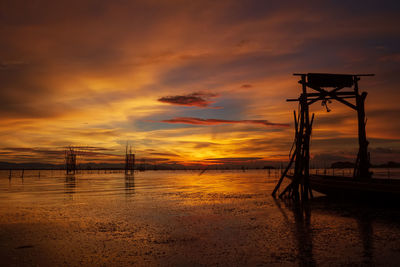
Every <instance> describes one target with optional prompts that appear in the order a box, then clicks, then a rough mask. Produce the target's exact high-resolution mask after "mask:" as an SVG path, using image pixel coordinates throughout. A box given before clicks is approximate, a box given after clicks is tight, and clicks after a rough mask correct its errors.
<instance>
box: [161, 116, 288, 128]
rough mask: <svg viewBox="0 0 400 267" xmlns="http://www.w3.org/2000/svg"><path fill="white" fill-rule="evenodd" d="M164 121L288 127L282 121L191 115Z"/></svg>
mask: <svg viewBox="0 0 400 267" xmlns="http://www.w3.org/2000/svg"><path fill="white" fill-rule="evenodd" d="M161 122H165V123H183V124H194V125H218V124H227V123H229V124H235V123H245V124H259V125H263V126H274V127H288V126H289V124H284V123H273V122H269V121H267V120H222V119H201V118H193V117H178V118H173V119H169V120H163V121H161Z"/></svg>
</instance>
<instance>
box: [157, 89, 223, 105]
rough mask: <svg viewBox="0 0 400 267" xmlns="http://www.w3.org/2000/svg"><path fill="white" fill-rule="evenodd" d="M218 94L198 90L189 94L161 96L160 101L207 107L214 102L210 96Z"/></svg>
mask: <svg viewBox="0 0 400 267" xmlns="http://www.w3.org/2000/svg"><path fill="white" fill-rule="evenodd" d="M216 96H218V94H213V93H206V92H196V93H192V94H188V95H176V96H164V97H161V98H159V99H158V101H160V102H164V103H169V104H173V105H182V106H196V107H207V106H209V105H210V104H212V103H213V102H212V101H210V98H212V97H216Z"/></svg>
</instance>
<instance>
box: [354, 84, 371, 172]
mask: <svg viewBox="0 0 400 267" xmlns="http://www.w3.org/2000/svg"><path fill="white" fill-rule="evenodd" d="M359 79H360V78H358V77H354V92H355V94H356V107H357V119H358V145H359V150H358V155H357V162H356V167H355V173H354V176H355V177H356V178H357V179H370V178H371V173H370V171H369V167H370V162H369V156H368V141H367V135H366V131H365V109H364V104H365V98H366V97H367V93H366V92H363V93H362V94H360V93H359V92H358V80H359Z"/></svg>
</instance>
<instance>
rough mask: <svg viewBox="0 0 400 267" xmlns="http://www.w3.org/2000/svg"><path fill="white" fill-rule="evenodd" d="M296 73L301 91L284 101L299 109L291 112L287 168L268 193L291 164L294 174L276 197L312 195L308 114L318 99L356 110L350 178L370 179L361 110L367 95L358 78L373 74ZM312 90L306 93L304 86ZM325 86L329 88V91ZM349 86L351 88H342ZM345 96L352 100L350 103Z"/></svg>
mask: <svg viewBox="0 0 400 267" xmlns="http://www.w3.org/2000/svg"><path fill="white" fill-rule="evenodd" d="M294 75H295V76H300V80H299V84H300V85H301V87H302V93H301V94H300V97H299V98H296V99H287V101H297V102H299V111H298V114H296V111H294V124H295V125H294V126H295V141H294V149H293V151H291V152H292V153H291V155H290V161H289V164H288V166H287V168H286V169H285V170H284V172H283V173H282V176H281V178H280V179H279V181H278V183H277V185H276V187H275V189H274V191H273V192H272V195H273V196H275V195H276V192H277V191H278V189H279V187H280V185H281V183H282V181H283V179H284V178H285V177H286V176H287V173H288V171H289V169H290V168H291V166H292V165H293V163H294V164H295V166H294V174H293V176H292V177H291V182H290V183H289V185H288V186H287V187H286V188H285V189H284V190H283V191H282V192H281V193H280V195H279V196H280V197H282V196H284V195H287V196H288V197H291V198H295V199H299V198H301V199H308V198H309V197H312V191H311V188H310V183H309V177H310V171H309V170H310V137H311V131H312V124H313V121H314V114H312V116H311V118H310V115H309V106H310V105H312V104H313V103H315V102H317V101H321V102H322V105H323V106H325V107H326V109H327V111H328V112H329V111H330V110H329V108H328V106H327V104H328V103H330V102H331V100H336V101H338V102H340V103H342V104H344V105H346V106H348V107H350V108H352V109H354V110H355V111H356V112H357V119H358V144H359V149H358V154H357V160H356V164H355V168H354V173H353V177H354V178H355V179H365V180H369V179H371V176H372V173H371V172H370V171H369V168H370V159H369V153H368V141H367V137H366V132H365V124H366V121H365V109H364V102H365V98H366V97H367V93H366V92H362V93H360V92H359V88H358V81H359V80H360V77H361V76H373V74H351V75H347V74H325V73H308V74H294ZM308 88H309V89H312V91H310V92H308V91H309V90H307V89H308ZM329 88H332V89H330V90H329ZM344 88H351V90H343V89H344ZM348 99H355V101H354V103H352V102H350V101H348Z"/></svg>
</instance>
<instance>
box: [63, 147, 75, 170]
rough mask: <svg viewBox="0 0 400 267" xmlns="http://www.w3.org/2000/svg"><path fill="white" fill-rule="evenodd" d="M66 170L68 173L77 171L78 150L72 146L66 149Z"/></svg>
mask: <svg viewBox="0 0 400 267" xmlns="http://www.w3.org/2000/svg"><path fill="white" fill-rule="evenodd" d="M65 170H66V172H67V174H75V172H76V151H75V150H74V149H73V148H72V147H69V148H68V149H66V150H65Z"/></svg>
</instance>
